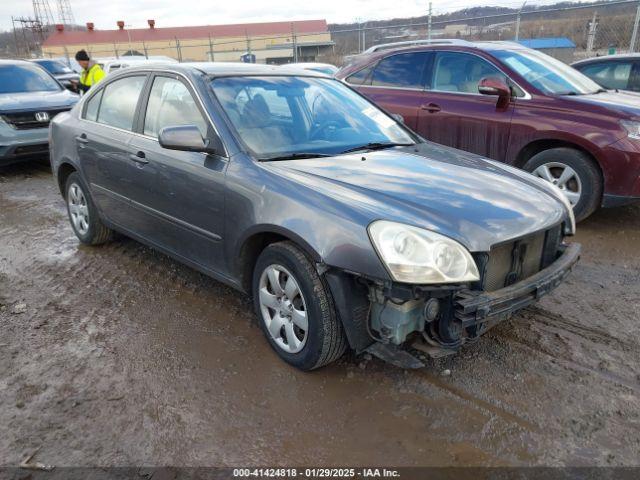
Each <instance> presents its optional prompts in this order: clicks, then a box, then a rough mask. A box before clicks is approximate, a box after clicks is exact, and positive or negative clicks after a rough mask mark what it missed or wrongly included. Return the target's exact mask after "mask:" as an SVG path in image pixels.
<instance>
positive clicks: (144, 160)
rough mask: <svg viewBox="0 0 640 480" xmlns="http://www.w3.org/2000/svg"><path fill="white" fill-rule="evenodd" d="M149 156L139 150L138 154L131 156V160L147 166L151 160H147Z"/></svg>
mask: <svg viewBox="0 0 640 480" xmlns="http://www.w3.org/2000/svg"><path fill="white" fill-rule="evenodd" d="M146 157H147V156H146V155H145V153H144V152H143V151H142V150H138V151H137V152H136V153H132V154H130V155H129V158H130V159H131V160H133V161H134V162H136V163H141V164H142V165H146V164H147V163H149V160H147V158H146Z"/></svg>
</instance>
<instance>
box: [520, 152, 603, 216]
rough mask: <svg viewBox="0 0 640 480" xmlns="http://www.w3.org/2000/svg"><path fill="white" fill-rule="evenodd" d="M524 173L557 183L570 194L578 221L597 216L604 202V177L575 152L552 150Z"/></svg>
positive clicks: (529, 163) (536, 158) (526, 166)
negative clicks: (595, 213)
mask: <svg viewBox="0 0 640 480" xmlns="http://www.w3.org/2000/svg"><path fill="white" fill-rule="evenodd" d="M523 168H524V170H526V171H527V172H530V173H533V174H534V175H536V176H538V177H540V178H543V179H545V180H547V181H549V182H551V183H554V184H555V185H556V186H558V187H559V188H560V189H561V190H564V191H565V192H566V194H567V198H569V200H570V201H571V204H572V205H573V213H574V215H575V217H576V221H580V220H584V219H585V218H587V217H588V216H589V215H591V214H592V213H593V212H595V211H596V210H597V209H598V207H599V206H600V203H601V201H602V175H601V174H600V170H599V168H598V166H597V165H596V164H595V162H594V161H593V159H591V157H589V156H588V155H587V154H586V153H584V152H581V151H580V150H576V149H574V148H567V147H562V148H551V149H549V150H544V151H542V152H540V153H537V154H536V155H534V156H533V157H531V158H530V159H529V160H528V161H527V163H525V164H524V167H523Z"/></svg>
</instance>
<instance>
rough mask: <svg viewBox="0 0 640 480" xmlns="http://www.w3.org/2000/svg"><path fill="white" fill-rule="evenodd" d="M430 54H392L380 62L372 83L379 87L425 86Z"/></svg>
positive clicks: (374, 72) (375, 69)
mask: <svg viewBox="0 0 640 480" xmlns="http://www.w3.org/2000/svg"><path fill="white" fill-rule="evenodd" d="M428 57H429V54H428V53H427V52H412V53H401V54H396V55H391V56H389V57H386V58H383V59H382V60H380V62H378V64H377V65H376V66H375V68H374V70H373V76H372V79H371V85H373V86H377V87H399V88H424V86H425V68H426V64H427V59H428Z"/></svg>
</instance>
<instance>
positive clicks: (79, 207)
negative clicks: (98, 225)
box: [67, 183, 89, 235]
mask: <svg viewBox="0 0 640 480" xmlns="http://www.w3.org/2000/svg"><path fill="white" fill-rule="evenodd" d="M67 204H68V206H69V214H70V216H71V222H72V223H73V226H74V228H75V229H76V231H77V232H78V233H79V234H80V235H86V234H87V232H88V231H89V206H88V205H87V199H86V197H85V196H84V192H83V191H82V188H81V187H80V185H78V184H77V183H72V184H71V185H70V186H69V192H68V194H67Z"/></svg>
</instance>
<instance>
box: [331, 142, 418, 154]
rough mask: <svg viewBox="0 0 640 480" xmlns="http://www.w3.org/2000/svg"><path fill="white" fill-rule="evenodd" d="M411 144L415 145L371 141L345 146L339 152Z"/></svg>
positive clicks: (380, 148) (407, 144)
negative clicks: (344, 148) (345, 147)
mask: <svg viewBox="0 0 640 480" xmlns="http://www.w3.org/2000/svg"><path fill="white" fill-rule="evenodd" d="M411 145H415V144H414V143H393V142H371V143H367V144H365V145H359V146H357V147H353V148H347V149H346V150H344V151H342V152H340V153H351V152H357V151H359V150H383V149H385V148H392V147H409V146H411Z"/></svg>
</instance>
